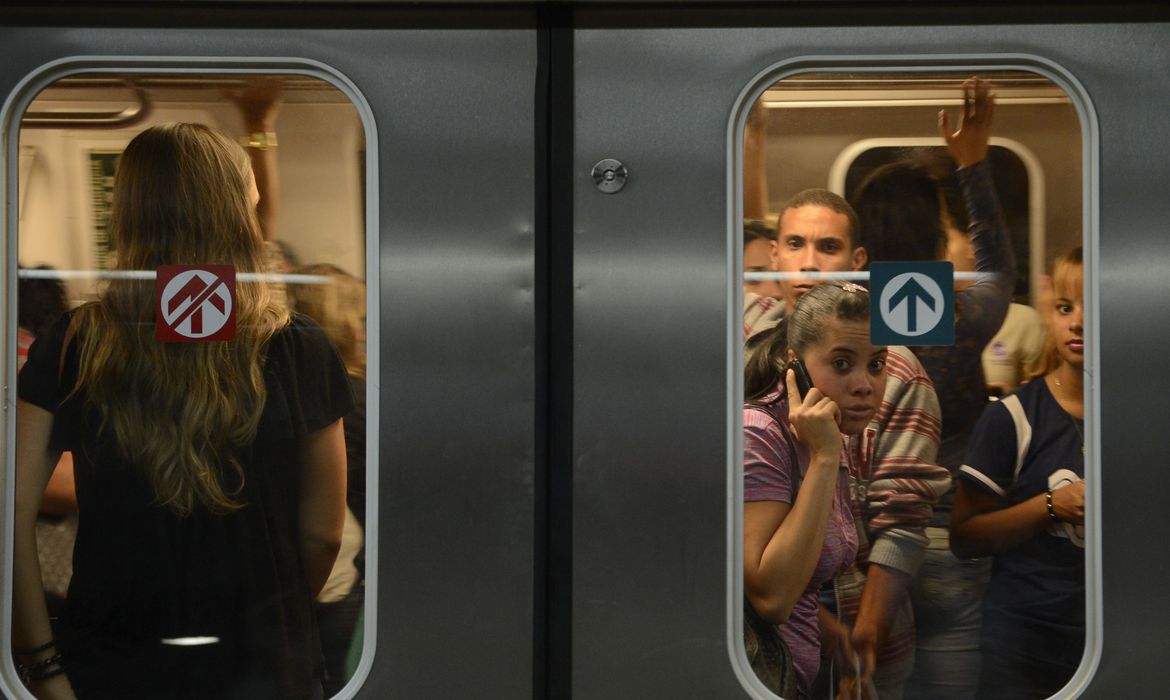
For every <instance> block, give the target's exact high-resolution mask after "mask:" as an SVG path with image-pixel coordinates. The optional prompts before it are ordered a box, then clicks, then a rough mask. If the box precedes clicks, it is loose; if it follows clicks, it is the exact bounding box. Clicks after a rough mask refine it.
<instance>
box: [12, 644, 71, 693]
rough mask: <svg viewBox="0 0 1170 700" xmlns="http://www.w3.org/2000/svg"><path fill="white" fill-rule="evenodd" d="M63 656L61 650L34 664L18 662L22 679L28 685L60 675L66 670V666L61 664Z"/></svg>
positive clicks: (18, 669)
mask: <svg viewBox="0 0 1170 700" xmlns="http://www.w3.org/2000/svg"><path fill="white" fill-rule="evenodd" d="M62 660H63V657H62V656H61V654H60V652H58V653H56V654H53V655H52V656H50V657H49V658H47V659H41V660H40V661H37V662H36V663H32V664H19V663H18V664H17V665H16V670H17V673H18V674H19V675H20V680H21V681H22V682H23V683H24V684H25V685H28V684H30V683H37V682H40V681H43V680H46V679H49V678H52V677H53V676H59V675H61V674H62V673H64V672H65V669H64V667H62V666H61V661H62Z"/></svg>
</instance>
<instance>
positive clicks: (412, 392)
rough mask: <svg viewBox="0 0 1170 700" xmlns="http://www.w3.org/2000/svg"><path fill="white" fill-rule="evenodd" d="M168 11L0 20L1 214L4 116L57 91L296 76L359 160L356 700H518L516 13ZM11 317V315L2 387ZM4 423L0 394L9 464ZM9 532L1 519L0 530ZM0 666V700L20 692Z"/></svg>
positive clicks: (530, 279) (522, 21)
mask: <svg viewBox="0 0 1170 700" xmlns="http://www.w3.org/2000/svg"><path fill="white" fill-rule="evenodd" d="M180 5H182V4H181V3H175V4H163V5H161V6H159V5H156V6H154V7H153V8H151V9H149V10H146V9H142V8H140V9H142V11H136V10H134V9H132V8H126V9H122V10H118V9H117V8H110V7H106V8H102V7H92V8H91V9H88V10H82V9H78V8H75V10H70V12H75V14H67V13H62V12H61V11H60V9H58V10H57V11H55V12H54V11H52V9H51V8H49V9H44V10H43V11H42V10H35V9H27V8H26V9H24V10H23V11H22V12H21V13H15V11H14V13H13V14H11V15H7V16H6V18H5V20H4V21H2V22H0V25H3V26H2V27H0V47H2V48H0V56H2V57H3V60H2V61H0V64H2V66H3V67H2V68H0V101H4V103H5V112H4V118H5V124H4V126H5V141H4V147H5V154H6V155H5V158H6V161H5V163H6V168H7V170H6V176H5V183H6V184H5V187H6V190H5V191H6V198H7V200H8V201H9V202H12V201H14V199H15V192H16V183H15V179H14V178H15V174H16V172H17V171H16V166H15V165H14V163H15V161H16V157H15V155H14V154H15V150H14V149H15V148H16V145H17V141H16V138H15V136H14V134H15V132H16V125H17V123H18V121H19V120H20V118H21V114H22V110H23V108H24V106H26V105H27V104H28V101H29V100H30V99H31V98H32V96H33V94H34V93H35V92H36V91H37V90H39V88H40V87H43V86H44V85H45V84H46V83H47V82H49V81H51V80H53V79H55V78H57V77H61V76H64V75H71V74H78V73H84V72H85V71H92V70H104V71H107V72H117V71H119V70H126V71H147V72H150V71H154V72H157V73H171V74H176V75H180V76H181V75H183V74H185V73H224V72H233V71H236V72H240V71H242V72H261V73H275V74H295V75H302V74H303V75H312V76H316V77H320V78H322V79H324V80H327V81H330V82H333V83H334V84H335V85H337V86H338V87H339V88H340V89H342V90H344V91H345V92H346V93H347V94H349V95H351V96H352V97H353V99H354V102H355V104H356V105H357V108H358V111H359V112H360V114H361V117H362V120H363V122H364V138H365V144H366V148H367V151H366V154H367V168H366V170H365V174H364V177H365V178H366V180H365V182H366V188H367V189H366V197H365V201H366V204H367V206H366V209H365V212H364V216H365V217H366V231H367V247H366V269H365V278H366V279H367V280H368V282H369V287H370V289H371V290H373V291H372V294H371V295H370V297H369V299H370V303H369V332H368V338H369V356H370V358H371V361H370V370H369V372H370V379H369V381H368V385H367V393H368V399H367V400H368V417H369V421H368V423H369V433H368V440H369V442H370V443H371V444H370V446H369V449H368V451H367V455H368V456H369V457H370V458H372V460H373V461H370V463H369V464H370V472H371V473H372V474H373V476H372V477H371V480H370V482H369V487H370V493H371V494H374V497H371V499H370V500H371V501H373V502H375V504H376V505H375V508H376V522H377V528H376V529H374V528H371V530H370V531H369V532H367V536H366V540H367V543H368V544H369V546H370V547H371V551H370V556H369V559H368V566H369V569H368V571H367V581H368V582H369V584H370V585H369V593H370V595H369V596H368V598H369V599H370V601H369V607H368V608H367V618H366V623H365V624H366V627H367V637H366V645H365V655H366V658H367V662H366V663H364V664H363V670H362V671H361V675H365V677H364V679H363V681H362V684H361V689H360V690H359V692H358V696H360V697H403V698H407V697H417V698H422V697H499V698H515V697H528V696H530V695H531V694H532V683H533V680H532V679H533V666H534V662H533V658H534V619H533V618H534V602H533V601H534V595H535V594H534V589H535V581H536V574H535V572H534V558H535V556H536V544H535V535H534V532H535V528H534V521H535V501H534V499H535V496H534V481H535V476H534V469H535V466H534V465H535V462H536V435H535V428H534V425H535V419H534V410H535V404H536V400H535V399H534V396H535V373H534V369H533V368H534V363H535V359H534V357H535V352H536V350H535V347H536V344H537V343H536V339H535V321H534V313H535V311H534V304H535V302H534V294H533V286H534V277H535V271H534V266H535V252H534V250H535V243H534V239H535V233H534V231H535V219H534V217H535V213H534V211H535V209H534V208H535V202H534V200H535V195H534V191H535V171H536V164H537V159H536V154H535V145H534V143H535V126H534V124H535V117H534V114H535V100H536V93H535V86H536V60H537V46H536V38H537V32H536V30H535V23H534V22H533V20H532V19H531V17H530V16H528V15H526V14H524V13H521V12H514V13H509V12H505V13H497V14H496V15H494V16H493V17H492V18H491V19H490V20H489V26H487V27H486V28H483V27H481V26H480V24H481V22H482V21H483V20H484V17H479V18H478V19H472V20H467V19H466V18H461V17H460V16H457V15H452V16H448V17H445V18H442V19H439V16H438V15H435V14H433V13H430V14H428V13H421V14H420V13H414V14H412V13H410V12H409V11H403V12H397V11H395V10H394V9H392V8H386V7H382V8H364V9H362V10H359V11H353V8H350V10H349V11H346V10H345V9H343V8H335V9H332V10H329V11H325V10H322V9H320V8H319V9H317V10H316V11H313V10H311V9H308V10H305V8H300V9H302V10H304V11H298V10H297V8H292V9H289V8H283V9H282V8H279V7H277V6H270V7H268V8H265V9H264V10H263V11H257V10H255V9H253V10H249V9H247V8H245V7H240V6H232V5H230V4H220V5H218V6H216V7H215V8H207V7H180ZM367 10H368V11H367ZM501 14H502V15H503V18H502V19H501ZM451 25H454V26H451ZM305 165H309V164H305ZM5 216H6V218H5V229H4V243H5V245H4V248H3V250H4V253H3V256H4V270H5V272H4V281H5V289H6V292H5V299H6V300H7V301H11V300H12V298H13V297H12V291H13V290H14V289H15V280H14V271H15V264H16V263H15V260H14V259H13V257H14V255H15V252H16V247H15V243H14V236H15V226H16V215H15V213H14V211H13V210H12V209H11V208H10V209H8V210H6V213H5ZM323 234H325V235H327V234H328V232H327V231H325V232H323ZM13 312H14V307H13V306H12V305H11V304H9V305H8V306H7V311H6V314H5V320H6V324H7V325H6V326H5V328H6V334H7V335H6V340H5V348H6V350H5V359H6V363H5V368H6V374H5V377H6V379H5V385H6V386H8V387H9V389H11V387H12V381H11V378H12V377H14V376H15V369H14V367H15V365H14V364H13V359H12V352H13V349H14V348H15V341H13V340H12V338H13V337H14V336H13V335H12V333H14V332H15V321H14V320H13V317H12V314H13ZM375 358H376V361H375ZM14 404H15V397H14V395H13V394H12V393H6V395H5V407H6V409H9V411H8V412H7V414H8V415H9V418H8V420H9V423H8V428H7V429H6V438H5V448H6V450H7V452H6V454H7V455H8V461H7V464H9V465H11V459H12V457H11V456H12V454H13V453H12V439H13V429H12V423H11V420H12V418H11V410H10V409H12V407H13V406H14ZM375 467H376V468H375ZM5 474H6V476H5V477H4V479H5V481H6V482H8V486H9V487H11V483H10V480H11V471H10V470H9V471H7V472H5ZM7 493H9V494H11V493H12V492H11V490H9V491H8V492H7ZM10 497H11V496H10ZM6 508H7V506H6ZM10 527H11V520H10V519H8V520H5V524H4V525H3V526H2V529H3V531H4V532H5V533H10ZM6 541H11V538H10V534H8V535H7V540H6ZM6 551H9V550H6ZM10 556H11V555H9V557H10ZM8 561H9V564H11V558H9V559H8ZM3 580H4V581H5V584H4V586H5V590H6V591H9V593H10V587H11V582H10V578H9V576H7V575H5V576H4V577H3ZM375 591H376V595H373V594H374V592H375ZM6 600H10V598H6ZM6 609H7V608H6ZM3 616H4V617H5V618H7V616H8V615H7V613H4V614H3ZM7 625H8V622H5V623H4V628H5V629H6V630H7V629H8V627H7ZM371 628H372V629H373V634H370V633H369V630H370V629H371ZM5 636H6V638H7V635H5ZM6 648H7V647H6ZM4 656H5V671H6V672H5V673H4V678H5V681H6V682H7V683H8V684H9V685H10V687H11V684H13V683H18V682H17V681H16V679H15V675H14V671H13V668H12V665H11V663H10V662H9V661H8V659H9V657H8V654H7V653H5V655H4ZM124 672H126V673H133V670H132V669H124Z"/></svg>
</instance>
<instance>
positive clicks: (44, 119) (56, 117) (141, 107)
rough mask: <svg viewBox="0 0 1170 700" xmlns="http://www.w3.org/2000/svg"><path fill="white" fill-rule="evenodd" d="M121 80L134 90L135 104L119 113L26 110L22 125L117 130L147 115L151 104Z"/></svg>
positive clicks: (128, 82)
mask: <svg viewBox="0 0 1170 700" xmlns="http://www.w3.org/2000/svg"><path fill="white" fill-rule="evenodd" d="M118 82H120V83H122V84H123V85H125V86H126V88H127V89H129V90H130V91H131V92H133V93H134V96H135V97H136V98H137V100H138V104H131V105H128V106H127V107H126V108H125V109H122V110H121V111H118V112H98V111H89V110H87V111H80V112H65V111H61V112H57V111H52V112H31V111H30V112H25V113H24V117H22V118H21V120H20V125H21V127H22V128H29V129H117V128H121V127H127V126H134V125H135V124H138V123H140V122H142V121H143V120H144V119H146V118H147V117H148V116H150V110H151V109H152V107H153V105H152V103H151V101H150V96H149V95H148V94H147V93H146V90H143V89H142V88H141V87H139V86H138V84H137V83H135V82H134V81H133V80H130V79H129V78H120V79H119V80H118Z"/></svg>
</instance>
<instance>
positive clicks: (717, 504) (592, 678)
mask: <svg viewBox="0 0 1170 700" xmlns="http://www.w3.org/2000/svg"><path fill="white" fill-rule="evenodd" d="M998 7H999V9H998V10H997V12H998V14H994V15H988V14H986V13H985V14H982V15H978V16H976V15H974V14H972V15H964V14H962V13H959V14H951V15H947V16H946V17H942V16H938V15H936V14H935V13H932V11H931V10H930V8H928V7H925V6H922V5H919V6H916V7H915V9H914V10H913V12H914V13H915V14H914V16H913V22H908V21H907V20H908V19H909V18H908V17H906V16H903V15H897V14H895V13H892V12H880V11H873V12H868V13H864V14H863V15H860V17H862V19H858V17H859V15H853V16H852V18H851V16H847V15H843V14H840V13H841V10H840V9H830V8H824V9H820V8H819V7H818V8H817V11H815V12H814V11H813V9H811V8H812V6H811V5H809V6H808V7H806V9H805V11H803V12H802V11H793V12H787V13H786V12H782V11H774V12H771V13H769V11H768V10H767V9H762V8H758V7H757V8H756V9H755V10H753V11H751V12H746V11H745V12H743V13H739V14H731V13H720V11H718V10H711V11H709V12H706V13H704V12H702V11H695V12H693V13H689V14H682V15H678V14H669V13H666V12H663V13H655V12H653V11H651V10H647V9H645V8H642V10H641V11H639V12H638V13H636V14H635V13H633V12H632V11H631V12H626V13H623V12H622V8H613V7H610V8H605V9H594V10H592V11H582V12H580V13H579V15H578V17H577V24H576V30H575V32H574V36H573V42H574V51H573V58H574V65H575V76H574V78H575V91H574V100H575V105H574V119H575V135H576V141H575V149H574V159H575V161H574V173H573V199H574V207H575V209H574V211H575V218H574V232H573V235H574V237H573V241H574V275H575V277H574V280H573V289H574V292H573V293H574V314H575V316H574V323H573V347H574V370H575V382H574V384H573V391H574V399H573V416H574V423H573V464H572V469H573V477H572V491H573V516H572V552H573V556H572V565H573V566H572V593H573V602H572V608H571V611H572V620H573V624H572V647H573V656H572V682H571V686H572V695H573V697H574V698H578V699H593V698H596V699H601V698H617V697H622V698H647V697H663V698H665V697H670V698H716V697H718V698H735V697H748V696H749V693H748V691H746V690H745V689H744V686H743V685H742V683H741V680H740V678H739V677H737V672H736V671H734V670H733V664H732V662H731V660H730V659H731V657H732V655H733V654H735V653H736V651H735V649H734V646H735V645H734V644H733V643H732V642H733V641H734V638H735V636H736V634H737V630H736V628H735V627H734V625H732V624H730V620H731V619H732V613H733V611H734V610H735V608H736V607H737V606H738V605H739V604H740V603H739V591H738V589H736V588H734V586H735V584H736V575H735V571H734V568H735V555H734V551H735V547H736V541H735V537H734V524H735V511H736V509H738V508H739V507H740V506H739V504H738V503H737V502H736V501H735V499H734V498H733V494H734V488H733V487H734V482H733V480H732V479H731V478H729V475H730V474H733V473H734V472H733V470H734V466H735V464H734V463H735V461H736V459H738V457H737V455H736V454H735V451H734V445H735V442H734V432H733V431H734V426H735V425H736V413H737V412H738V410H739V401H740V399H739V398H738V397H737V396H735V395H734V394H735V387H736V384H735V378H734V374H735V372H736V363H735V355H736V354H737V353H738V352H739V350H738V342H739V337H740V333H739V324H740V320H739V319H737V318H736V313H737V311H738V310H739V308H741V307H739V306H737V302H736V298H737V297H741V290H740V289H739V288H738V283H737V282H736V274H737V270H736V269H735V262H734V261H735V243H734V240H735V238H734V234H733V228H734V223H733V222H734V221H735V218H736V216H737V209H736V200H737V198H739V197H740V196H742V193H741V192H740V191H739V190H738V189H737V188H738V186H739V185H738V177H737V171H736V168H737V167H738V165H737V164H738V161H737V160H735V159H734V158H733V157H732V154H733V152H734V149H736V148H737V147H742V146H741V145H740V144H739V143H738V142H737V141H736V135H735V130H736V129H737V128H742V124H743V119H744V116H745V115H744V110H745V109H746V107H745V104H744V102H745V100H748V99H754V95H753V94H751V91H752V90H755V89H757V88H760V87H761V84H760V83H761V81H764V80H765V79H769V80H770V79H774V78H775V77H777V76H778V75H779V73H780V72H783V68H782V67H783V66H784V65H787V66H789V68H791V69H793V70H796V69H798V68H801V67H806V68H808V67H814V66H818V65H820V66H824V65H827V63H834V62H836V63H837V65H858V66H864V65H869V66H873V65H877V64H879V63H883V62H884V65H887V66H890V67H896V66H898V65H902V66H914V65H922V64H932V65H934V64H937V65H952V66H953V65H961V66H967V67H970V69H971V70H973V71H974V70H977V69H976V67H977V66H981V65H984V66H989V65H1004V64H1020V63H1021V61H1023V62H1025V63H1026V62H1029V61H1030V62H1032V65H1035V66H1041V65H1047V66H1050V67H1055V68H1054V70H1056V71H1057V72H1059V73H1061V74H1063V75H1065V76H1069V77H1071V78H1072V79H1073V80H1075V81H1076V82H1077V83H1079V85H1080V86H1081V89H1082V90H1083V94H1082V97H1084V98H1086V100H1085V104H1087V105H1091V107H1090V109H1089V110H1086V112H1085V115H1086V116H1083V117H1082V124H1083V127H1084V128H1085V129H1086V130H1088V133H1087V136H1086V140H1085V141H1084V142H1083V144H1082V147H1084V148H1085V149H1086V166H1085V167H1086V174H1085V179H1084V180H1083V182H1084V183H1085V187H1086V188H1087V191H1086V205H1085V206H1086V207H1087V210H1086V211H1087V215H1086V220H1087V221H1088V222H1089V225H1088V228H1087V229H1086V231H1085V245H1086V250H1087V251H1092V252H1093V253H1094V254H1095V255H1096V265H1095V269H1093V267H1092V266H1090V267H1088V268H1086V281H1087V285H1088V286H1087V288H1088V290H1089V291H1088V292H1087V296H1086V299H1087V300H1091V301H1090V302H1087V303H1089V304H1092V303H1094V302H1095V303H1097V304H1099V306H1098V307H1096V308H1093V309H1092V310H1091V311H1090V312H1089V313H1091V315H1092V317H1093V318H1094V319H1095V320H1096V322H1097V323H1099V341H1100V342H1099V347H1097V348H1095V350H1096V352H1097V353H1098V354H1097V358H1096V359H1097V361H1098V364H1097V367H1096V369H1097V370H1098V371H1099V376H1097V377H1096V378H1095V381H1094V382H1093V383H1092V388H1091V389H1090V394H1089V399H1090V401H1095V402H1096V405H1095V409H1096V412H1095V419H1096V424H1097V425H1096V427H1095V429H1094V430H1095V431H1096V432H1095V435H1094V437H1093V438H1090V445H1091V446H1092V447H1091V450H1092V451H1093V452H1095V454H1094V457H1095V458H1096V459H1098V460H1099V467H1100V471H1099V474H1100V476H1099V480H1100V481H1099V484H1098V485H1097V486H1098V488H1097V489H1096V490H1095V492H1094V493H1093V495H1092V497H1091V498H1094V499H1097V500H1096V501H1094V503H1095V504H1096V506H1097V507H1098V508H1099V510H1098V513H1097V516H1096V518H1097V520H1096V521H1093V520H1092V517H1091V518H1090V526H1091V527H1098V526H1099V529H1098V530H1097V531H1096V532H1098V533H1100V542H1099V545H1100V546H1099V547H1098V548H1096V549H1091V550H1090V554H1089V557H1090V558H1089V561H1088V564H1089V569H1090V570H1094V569H1097V568H1098V566H1099V571H1100V572H1101V574H1102V578H1101V579H1100V580H1098V581H1097V582H1096V583H1094V582H1093V581H1092V576H1093V575H1092V574H1090V585H1091V588H1090V596H1095V602H1094V603H1093V605H1094V606H1099V607H1098V608H1096V612H1099V614H1100V615H1101V617H1100V620H1101V621H1103V625H1102V626H1100V627H1098V628H1097V629H1096V631H1095V632H1094V633H1092V634H1091V635H1090V639H1091V641H1090V642H1089V643H1090V644H1091V645H1093V646H1094V647H1095V648H1094V649H1093V653H1099V654H1100V656H1099V666H1098V667H1097V668H1096V669H1095V673H1091V674H1089V675H1088V676H1087V677H1086V678H1085V679H1084V682H1083V684H1082V690H1083V692H1084V697H1092V698H1107V697H1116V696H1118V695H1124V696H1127V697H1153V696H1155V695H1160V694H1163V693H1164V688H1165V687H1166V683H1167V680H1168V678H1170V670H1168V666H1167V664H1166V663H1165V658H1166V656H1167V651H1170V646H1168V644H1167V641H1166V635H1165V634H1164V633H1163V630H1165V629H1166V627H1167V623H1168V622H1170V620H1168V616H1170V612H1168V608H1167V607H1166V606H1165V605H1162V604H1160V603H1159V602H1158V601H1160V600H1161V599H1162V598H1163V594H1162V589H1163V588H1164V586H1163V585H1162V583H1161V581H1160V580H1159V579H1160V576H1159V575H1158V574H1157V572H1160V571H1163V570H1165V569H1166V567H1167V565H1168V564H1170V558H1168V557H1170V554H1168V552H1170V548H1167V547H1166V546H1164V545H1163V544H1161V543H1164V542H1165V541H1166V538H1167V537H1170V520H1168V519H1167V518H1166V517H1165V516H1164V514H1163V513H1162V510H1163V509H1162V506H1161V502H1162V494H1164V493H1165V491H1166V486H1167V476H1166V473H1165V469H1164V468H1163V466H1162V465H1164V464H1165V459H1164V456H1163V454H1162V452H1163V451H1162V450H1160V449H1159V447H1160V445H1161V441H1160V440H1157V439H1156V438H1155V436H1154V435H1152V434H1151V433H1150V428H1151V427H1153V425H1154V424H1155V423H1157V422H1158V421H1159V420H1160V418H1158V416H1162V415H1164V413H1165V411H1164V410H1163V409H1162V407H1161V397H1164V396H1166V395H1167V393H1170V374H1168V373H1167V372H1166V371H1164V368H1163V365H1164V364H1165V362H1164V356H1165V352H1164V350H1165V348H1166V347H1167V341H1168V340H1170V332H1168V330H1167V328H1168V326H1167V324H1166V323H1165V322H1164V316H1163V315H1162V314H1161V313H1160V311H1159V309H1161V308H1162V307H1163V306H1164V297H1165V294H1164V288H1165V285H1164V284H1163V283H1162V282H1161V279H1162V277H1161V275H1162V274H1163V271H1164V270H1165V269H1166V265H1167V262H1168V261H1170V243H1168V241H1170V238H1168V237H1167V236H1166V235H1165V231H1166V221H1167V220H1170V197H1168V196H1167V190H1166V184H1165V183H1166V182H1168V181H1170V152H1168V150H1167V148H1166V140H1165V138H1164V135H1165V132H1166V119H1165V115H1166V110H1167V105H1170V83H1168V82H1167V81H1166V80H1165V77H1164V76H1165V75H1166V74H1167V72H1168V71H1170V57H1168V55H1167V53H1166V51H1165V46H1166V43H1167V41H1168V40H1170V25H1168V24H1165V23H1140V22H1139V23H1124V24H1122V23H1118V24H1113V23H1109V22H1106V21H1104V18H1103V17H1102V16H1101V15H1102V14H1103V13H1100V12H1098V13H1096V15H1092V16H1090V15H1086V16H1085V17H1083V18H1081V19H1083V20H1085V23H1083V24H1080V23H1077V24H1050V23H1046V22H1045V21H1044V18H1040V17H1036V16H1034V15H1033V16H1026V15H1025V14H1024V13H1014V12H1012V11H1011V10H1010V9H1009V8H1007V7H1006V6H998ZM903 11H906V10H903ZM857 12H861V10H857ZM1017 14H1018V15H1019V17H1018V18H1015V15H1017ZM976 20H978V22H979V23H978V24H976V23H974V22H975V21H976ZM855 21H856V22H862V21H863V22H864V24H863V25H855V26H850V25H851V24H852V23H853V22H855ZM965 22H971V23H970V24H964V23H965ZM1015 22H1021V23H1020V24H1016V23H1015ZM744 24H750V25H754V26H753V28H750V29H749V28H734V27H736V26H737V25H744ZM762 25H772V26H762ZM1022 57H1028V58H1027V59H1024V58H1022ZM826 62H827V63H826ZM769 70H772V71H774V72H773V73H772V74H771V76H772V77H771V78H767V76H768V74H766V73H765V71H769ZM606 159H611V160H613V161H618V162H620V163H621V165H622V166H624V174H625V181H624V187H622V188H621V189H620V191H616V192H614V191H612V190H613V189H615V188H612V187H610V188H608V189H609V190H611V191H606V189H607V183H606V182H605V181H604V180H605V177H604V172H605V170H606V169H609V170H614V166H613V165H612V164H610V165H602V167H601V170H600V171H598V172H600V173H601V174H602V177H600V178H596V177H595V176H594V175H595V173H593V172H591V170H592V168H593V166H594V164H597V163H600V162H602V161H604V160H606ZM1094 164H1095V165H1094ZM610 179H613V176H611V177H610ZM1155 319H1157V320H1155ZM1137 387H1142V390H1141V391H1137V390H1136V389H1137ZM1093 440H1095V441H1096V442H1095V444H1094V443H1093ZM1138 510H1140V511H1142V512H1143V513H1144V514H1143V515H1141V516H1138V515H1136V514H1135V512H1136V511H1138ZM1152 543H1159V544H1152ZM1090 613H1091V614H1095V613H1094V611H1093V610H1091V611H1090ZM1093 634H1096V637H1095V639H1094V638H1093Z"/></svg>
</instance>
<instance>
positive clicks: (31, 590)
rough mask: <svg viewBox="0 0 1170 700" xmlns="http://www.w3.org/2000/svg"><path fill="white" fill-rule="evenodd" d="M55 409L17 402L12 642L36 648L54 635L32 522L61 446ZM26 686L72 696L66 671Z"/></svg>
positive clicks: (27, 659) (47, 694) (30, 658)
mask: <svg viewBox="0 0 1170 700" xmlns="http://www.w3.org/2000/svg"><path fill="white" fill-rule="evenodd" d="M52 430H53V414H52V413H49V412H48V411H46V410H45V409H43V408H40V407H39V406H36V405H34V404H31V403H28V402H27V401H23V400H19V399H18V400H17V402H16V519H15V538H14V539H15V542H14V549H13V585H12V613H13V617H12V646H13V649H15V650H17V651H19V650H21V649H37V648H40V647H42V646H44V645H45V644H47V643H49V642H51V641H52V640H53V629H52V627H50V625H49V612H48V609H47V608H46V607H45V590H44V587H43V584H42V582H41V564H40V560H39V559H38V558H37V540H36V525H37V513H38V512H39V511H40V508H41V497H42V495H43V494H44V493H45V487H46V486H47V485H48V483H49V478H50V476H52V474H53V467H55V466H56V464H57V460H58V459H59V458H60V456H61V454H60V452H57V451H54V450H52V449H50V448H49V435H50V434H51V433H52ZM56 653H57V649H56V648H55V647H52V646H50V647H49V648H47V649H45V650H43V651H40V652H37V653H35V654H27V655H20V656H18V659H19V661H20V662H21V663H22V664H25V665H30V664H33V663H35V662H37V661H41V660H44V659H48V658H50V657H52V656H53V655H54V654H56ZM30 690H32V691H33V693H34V694H35V695H36V696H37V697H38V698H54V699H55V698H65V699H68V698H73V697H74V694H73V689H72V688H71V686H70V685H69V680H68V678H66V677H65V676H64V675H59V676H55V677H53V678H50V679H48V680H46V681H43V682H40V683H33V685H32V687H31V688H30Z"/></svg>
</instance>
